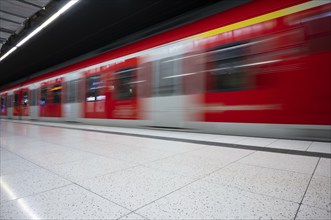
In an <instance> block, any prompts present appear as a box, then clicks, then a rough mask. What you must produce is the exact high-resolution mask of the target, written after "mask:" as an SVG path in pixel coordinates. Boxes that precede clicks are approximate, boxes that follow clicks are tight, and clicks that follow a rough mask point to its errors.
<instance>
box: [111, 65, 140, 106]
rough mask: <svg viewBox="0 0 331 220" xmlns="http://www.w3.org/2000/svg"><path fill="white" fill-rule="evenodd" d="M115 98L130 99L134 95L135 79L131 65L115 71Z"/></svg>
mask: <svg viewBox="0 0 331 220" xmlns="http://www.w3.org/2000/svg"><path fill="white" fill-rule="evenodd" d="M116 81H117V83H116V84H117V96H116V99H117V100H124V99H131V98H134V97H135V96H136V81H135V76H134V70H133V68H132V67H129V68H124V69H121V70H119V71H117V72H116Z"/></svg>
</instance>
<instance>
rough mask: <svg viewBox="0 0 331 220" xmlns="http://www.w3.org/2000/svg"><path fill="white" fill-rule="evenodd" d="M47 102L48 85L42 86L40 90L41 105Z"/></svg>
mask: <svg viewBox="0 0 331 220" xmlns="http://www.w3.org/2000/svg"><path fill="white" fill-rule="evenodd" d="M46 103H47V87H43V88H41V92H40V105H46Z"/></svg>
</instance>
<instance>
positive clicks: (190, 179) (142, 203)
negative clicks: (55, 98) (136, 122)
mask: <svg viewBox="0 0 331 220" xmlns="http://www.w3.org/2000/svg"><path fill="white" fill-rule="evenodd" d="M0 122H1V133H0V138H1V139H0V141H1V142H0V144H1V148H0V149H1V206H0V207H1V209H0V211H1V214H0V219H259V218H262V219H271V218H272V219H330V217H331V169H330V167H331V160H330V155H331V150H330V149H331V146H330V143H328V142H314V141H298V140H281V139H271V138H258V137H242V136H227V135H216V134H202V133H194V132H180V131H165V130H157V129H140V128H116V127H103V126H93V125H81V124H64V123H48V122H32V121H10V120H1V121H0Z"/></svg>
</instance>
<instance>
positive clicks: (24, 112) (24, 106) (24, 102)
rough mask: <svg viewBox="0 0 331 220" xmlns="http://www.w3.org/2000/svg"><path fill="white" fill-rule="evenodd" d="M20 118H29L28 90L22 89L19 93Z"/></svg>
mask: <svg viewBox="0 0 331 220" xmlns="http://www.w3.org/2000/svg"><path fill="white" fill-rule="evenodd" d="M21 96H22V97H21V102H20V105H21V116H29V111H30V100H29V89H28V88H24V89H22V91H21Z"/></svg>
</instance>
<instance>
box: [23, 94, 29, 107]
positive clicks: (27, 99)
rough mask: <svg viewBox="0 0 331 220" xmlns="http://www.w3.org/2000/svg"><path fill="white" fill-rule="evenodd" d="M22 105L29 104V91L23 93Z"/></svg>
mask: <svg viewBox="0 0 331 220" xmlns="http://www.w3.org/2000/svg"><path fill="white" fill-rule="evenodd" d="M22 105H23V106H24V107H27V106H28V105H29V92H28V91H25V92H23V93H22Z"/></svg>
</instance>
